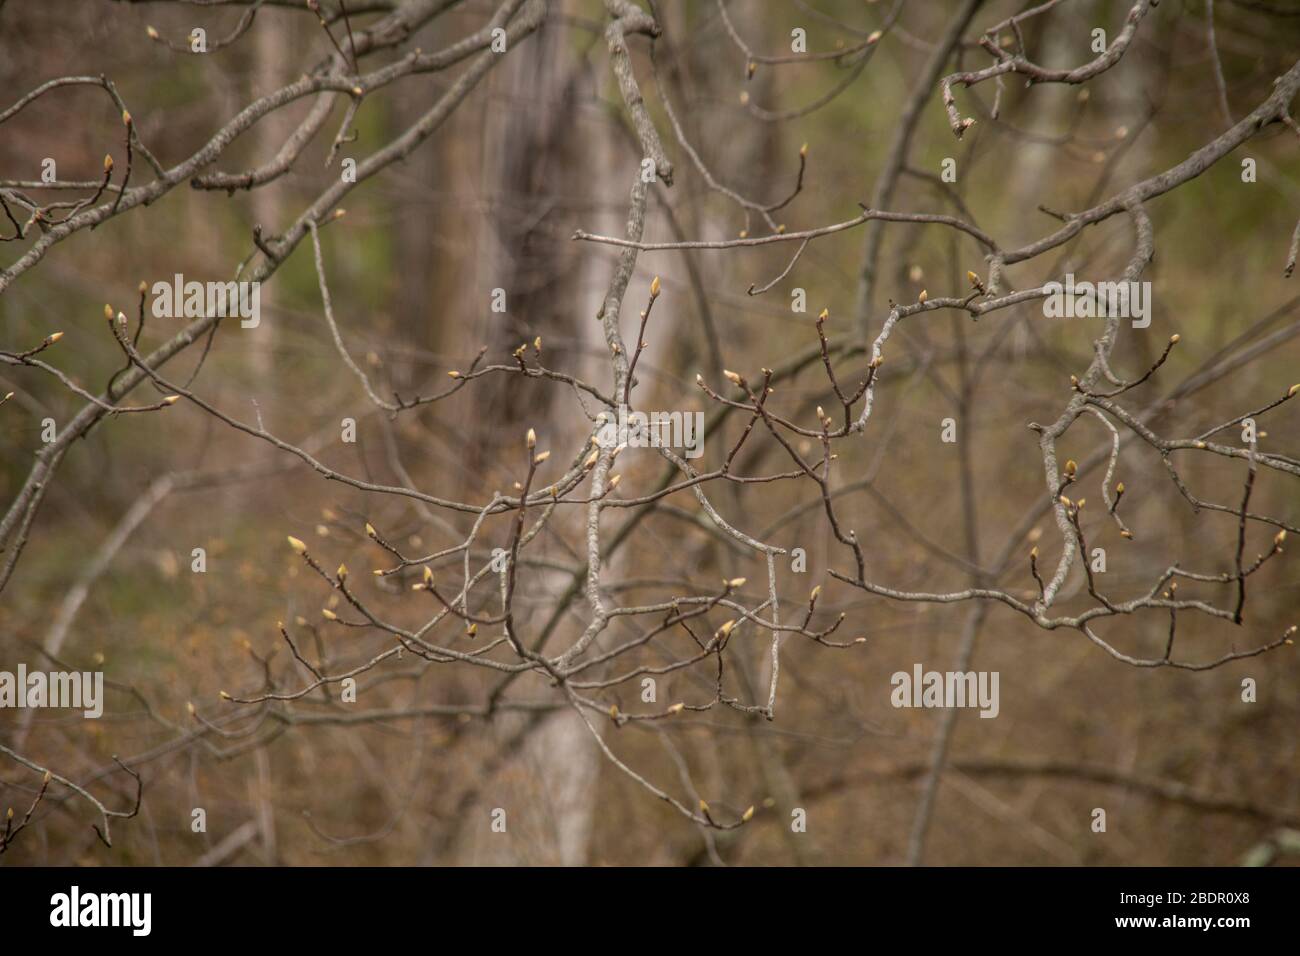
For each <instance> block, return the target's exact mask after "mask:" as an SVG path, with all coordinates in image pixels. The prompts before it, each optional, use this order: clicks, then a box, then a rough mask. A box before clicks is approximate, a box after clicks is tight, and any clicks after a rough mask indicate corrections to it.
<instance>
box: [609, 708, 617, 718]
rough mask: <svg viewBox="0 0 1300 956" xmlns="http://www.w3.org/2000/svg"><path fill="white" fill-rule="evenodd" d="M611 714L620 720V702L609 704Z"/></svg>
mask: <svg viewBox="0 0 1300 956" xmlns="http://www.w3.org/2000/svg"><path fill="white" fill-rule="evenodd" d="M609 716H611V717H613V718H614V719H615V720H618V704H610V705H609Z"/></svg>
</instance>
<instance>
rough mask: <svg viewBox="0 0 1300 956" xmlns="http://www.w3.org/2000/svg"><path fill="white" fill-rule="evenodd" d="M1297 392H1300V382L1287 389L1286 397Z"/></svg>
mask: <svg viewBox="0 0 1300 956" xmlns="http://www.w3.org/2000/svg"><path fill="white" fill-rule="evenodd" d="M1296 392H1300V382H1297V383H1296V384H1295V385H1292V386H1291V387H1290V388H1288V389H1287V390H1286V397H1287V398H1290V397H1291V396H1292V395H1294V394H1295V393H1296Z"/></svg>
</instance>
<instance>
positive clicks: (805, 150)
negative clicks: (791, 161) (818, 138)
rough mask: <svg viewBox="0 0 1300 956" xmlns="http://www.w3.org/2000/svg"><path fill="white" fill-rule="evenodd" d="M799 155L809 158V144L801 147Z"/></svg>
mask: <svg viewBox="0 0 1300 956" xmlns="http://www.w3.org/2000/svg"><path fill="white" fill-rule="evenodd" d="M799 155H800V156H802V157H805V158H807V156H808V144H807V143H804V144H803V145H802V146H800V147H799Z"/></svg>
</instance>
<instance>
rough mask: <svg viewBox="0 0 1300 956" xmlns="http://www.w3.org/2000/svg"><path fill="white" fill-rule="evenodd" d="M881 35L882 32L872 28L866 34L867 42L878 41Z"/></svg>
mask: <svg viewBox="0 0 1300 956" xmlns="http://www.w3.org/2000/svg"><path fill="white" fill-rule="evenodd" d="M882 36H884V34H883V33H881V32H880V31H879V30H872V31H871V32H870V33H869V34H867V43H868V44H871V43H878V42H879V41H880V38H881V37H882Z"/></svg>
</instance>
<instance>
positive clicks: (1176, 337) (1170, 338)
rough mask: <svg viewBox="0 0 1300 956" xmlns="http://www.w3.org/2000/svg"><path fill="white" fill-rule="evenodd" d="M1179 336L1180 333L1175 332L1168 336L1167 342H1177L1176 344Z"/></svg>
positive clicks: (1175, 343) (1173, 343)
mask: <svg viewBox="0 0 1300 956" xmlns="http://www.w3.org/2000/svg"><path fill="white" fill-rule="evenodd" d="M1181 338H1182V336H1181V335H1178V334H1177V333H1175V334H1173V335H1171V336H1169V344H1170V345H1177V344H1178V340H1179V339H1181Z"/></svg>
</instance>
